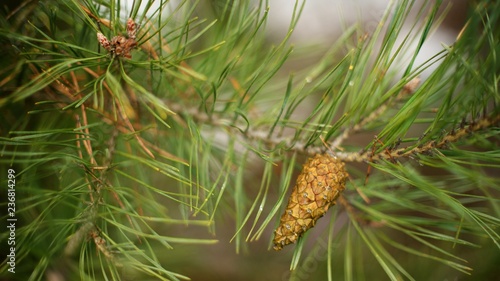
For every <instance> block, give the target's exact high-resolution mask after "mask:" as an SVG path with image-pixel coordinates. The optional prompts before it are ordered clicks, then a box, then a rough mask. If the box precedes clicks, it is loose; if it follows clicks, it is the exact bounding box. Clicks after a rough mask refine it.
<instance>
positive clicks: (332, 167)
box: [274, 154, 348, 251]
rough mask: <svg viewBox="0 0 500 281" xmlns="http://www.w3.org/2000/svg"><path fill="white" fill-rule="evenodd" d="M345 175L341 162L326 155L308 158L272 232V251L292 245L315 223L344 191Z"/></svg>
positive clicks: (346, 175)
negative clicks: (277, 224)
mask: <svg viewBox="0 0 500 281" xmlns="http://www.w3.org/2000/svg"><path fill="white" fill-rule="evenodd" d="M347 177H348V174H347V172H346V170H345V168H344V163H343V162H341V161H340V160H338V159H336V158H334V157H332V156H330V155H328V154H324V155H319V154H317V155H316V156H314V157H312V158H309V159H308V160H307V162H306V163H305V164H304V165H303V167H302V171H301V172H300V174H299V176H298V177H297V183H296V184H295V187H294V188H293V191H292V194H291V195H290V198H289V199H288V206H287V207H286V210H285V212H284V214H283V215H282V216H281V220H280V225H279V226H278V228H277V229H276V230H275V231H274V249H275V250H276V251H278V250H281V249H282V248H283V246H285V245H288V244H291V243H295V242H296V241H297V238H299V237H300V236H301V235H302V234H304V233H305V232H306V231H307V230H308V229H309V228H311V227H313V226H314V225H315V224H316V221H317V220H318V219H319V218H321V217H322V216H323V215H324V214H325V213H326V211H328V208H330V207H331V206H333V205H335V200H336V199H337V198H338V197H339V195H340V193H341V192H342V191H343V190H344V189H345V182H346V179H347Z"/></svg>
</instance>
